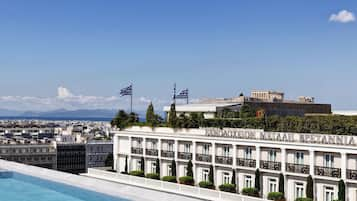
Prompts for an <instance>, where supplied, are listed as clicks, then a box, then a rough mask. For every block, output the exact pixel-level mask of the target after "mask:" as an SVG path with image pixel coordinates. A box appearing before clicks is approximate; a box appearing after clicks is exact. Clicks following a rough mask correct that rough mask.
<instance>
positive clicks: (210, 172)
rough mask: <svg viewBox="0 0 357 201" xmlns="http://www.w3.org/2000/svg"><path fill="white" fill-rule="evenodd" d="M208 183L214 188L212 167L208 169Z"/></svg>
mask: <svg viewBox="0 0 357 201" xmlns="http://www.w3.org/2000/svg"><path fill="white" fill-rule="evenodd" d="M208 181H209V182H211V183H212V185H213V186H214V171H213V165H210V167H209V173H208Z"/></svg>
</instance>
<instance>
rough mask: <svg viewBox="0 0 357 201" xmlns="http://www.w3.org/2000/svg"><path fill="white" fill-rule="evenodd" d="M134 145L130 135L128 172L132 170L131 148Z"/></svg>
mask: <svg viewBox="0 0 357 201" xmlns="http://www.w3.org/2000/svg"><path fill="white" fill-rule="evenodd" d="M132 147H133V141H132V139H131V136H129V153H128V172H130V171H131V170H132V164H131V148H132Z"/></svg>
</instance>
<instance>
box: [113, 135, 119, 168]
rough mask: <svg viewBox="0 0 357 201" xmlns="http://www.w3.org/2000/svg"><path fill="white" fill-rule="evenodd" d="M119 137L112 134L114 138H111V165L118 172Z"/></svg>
mask: <svg viewBox="0 0 357 201" xmlns="http://www.w3.org/2000/svg"><path fill="white" fill-rule="evenodd" d="M118 138H119V137H118V136H115V135H114V138H113V161H114V164H113V167H114V169H115V170H116V171H117V172H120V169H119V163H118V158H119V157H118V154H119V151H118V150H119V148H118V147H119V143H118V140H119V139H118Z"/></svg>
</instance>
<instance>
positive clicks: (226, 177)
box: [222, 172, 230, 184]
mask: <svg viewBox="0 0 357 201" xmlns="http://www.w3.org/2000/svg"><path fill="white" fill-rule="evenodd" d="M222 181H223V184H229V183H230V176H229V173H228V172H223V178H222Z"/></svg>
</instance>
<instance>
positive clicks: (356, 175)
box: [347, 170, 357, 180]
mask: <svg viewBox="0 0 357 201" xmlns="http://www.w3.org/2000/svg"><path fill="white" fill-rule="evenodd" d="M347 179H353V180H357V170H347Z"/></svg>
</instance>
